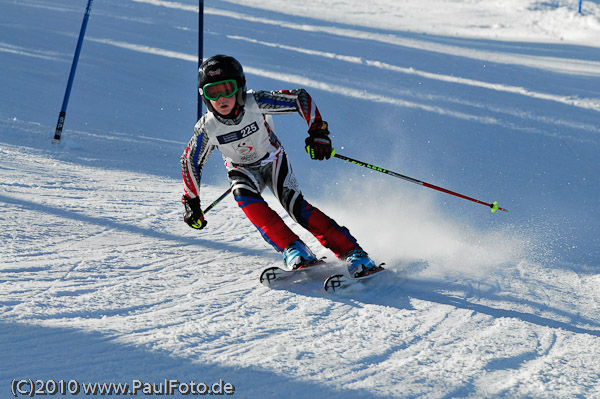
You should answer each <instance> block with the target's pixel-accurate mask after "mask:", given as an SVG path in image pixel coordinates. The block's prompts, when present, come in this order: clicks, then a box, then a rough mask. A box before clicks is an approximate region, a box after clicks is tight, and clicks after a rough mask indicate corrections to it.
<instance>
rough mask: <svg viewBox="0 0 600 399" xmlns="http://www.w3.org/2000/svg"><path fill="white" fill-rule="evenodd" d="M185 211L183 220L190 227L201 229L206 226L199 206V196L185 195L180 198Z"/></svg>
mask: <svg viewBox="0 0 600 399" xmlns="http://www.w3.org/2000/svg"><path fill="white" fill-rule="evenodd" d="M181 202H183V206H184V207H185V211H184V212H183V221H184V222H186V223H187V224H188V225H189V226H190V227H191V228H193V229H198V230H202V229H203V228H204V227H206V219H204V213H203V212H202V208H201V207H200V197H195V198H187V197H186V196H185V195H184V196H183V197H182V198H181Z"/></svg>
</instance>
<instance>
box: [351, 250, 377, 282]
mask: <svg viewBox="0 0 600 399" xmlns="http://www.w3.org/2000/svg"><path fill="white" fill-rule="evenodd" d="M344 261H346V262H348V273H350V277H352V278H356V277H363V276H365V275H367V274H368V273H369V272H370V271H373V270H375V269H377V267H378V266H377V265H376V264H375V262H373V260H372V259H371V258H369V255H368V254H367V253H366V252H365V251H363V250H362V249H361V248H356V249H353V250H352V251H350V252H348V253H347V254H346V256H345V257H344Z"/></svg>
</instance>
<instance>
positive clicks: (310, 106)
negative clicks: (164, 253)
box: [181, 89, 322, 198]
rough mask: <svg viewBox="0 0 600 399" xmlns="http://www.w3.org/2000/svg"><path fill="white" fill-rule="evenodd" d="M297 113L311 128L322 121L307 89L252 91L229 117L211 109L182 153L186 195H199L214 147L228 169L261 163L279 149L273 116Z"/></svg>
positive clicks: (199, 121)
mask: <svg viewBox="0 0 600 399" xmlns="http://www.w3.org/2000/svg"><path fill="white" fill-rule="evenodd" d="M294 112H298V113H299V114H300V115H301V116H302V118H304V120H305V122H306V124H307V126H309V127H310V126H312V125H313V124H314V123H317V124H320V123H321V122H322V120H321V114H320V113H319V110H318V108H317V106H316V105H315V103H314V102H313V101H312V98H311V97H310V95H309V94H308V92H307V91H306V90H304V89H295V90H278V91H252V90H250V91H248V93H247V95H246V103H245V104H244V108H243V111H242V112H241V113H240V115H238V117H237V118H235V119H226V118H223V117H221V116H219V115H218V114H216V113H212V112H207V113H206V114H204V115H202V117H201V118H200V120H198V122H197V123H196V125H195V126H194V135H193V136H192V138H191V139H190V141H189V143H188V144H187V147H186V149H185V151H184V152H183V154H182V155H181V173H182V177H183V182H184V196H185V197H187V198H195V197H198V196H199V193H200V180H201V176H202V168H203V167H204V164H205V163H206V162H207V161H208V158H209V157H210V155H211V154H212V152H213V150H214V149H215V148H217V149H219V151H221V154H222V155H223V159H224V160H225V165H226V166H227V167H228V168H232V167H235V166H244V165H252V164H256V163H260V162H261V161H263V160H265V159H267V158H269V157H270V156H271V155H272V154H275V153H276V152H278V151H280V150H281V149H282V146H281V143H280V142H279V140H278V139H277V137H276V136H275V132H274V131H273V128H272V125H273V123H272V118H271V115H275V114H286V113H294Z"/></svg>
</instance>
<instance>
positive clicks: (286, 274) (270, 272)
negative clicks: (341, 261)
mask: <svg viewBox="0 0 600 399" xmlns="http://www.w3.org/2000/svg"><path fill="white" fill-rule="evenodd" d="M324 263H325V257H323V258H320V259H317V260H315V261H313V262H311V263H307V264H304V265H301V266H299V267H298V268H297V269H294V270H285V269H282V268H281V267H278V266H271V267H267V268H266V269H264V270H263V271H262V273H261V274H260V282H261V284H263V285H266V286H267V287H268V286H270V285H272V284H273V283H275V282H279V281H282V280H285V279H287V278H290V277H292V276H294V275H295V274H296V273H297V272H301V271H305V270H307V269H310V268H311V267H313V266H318V265H322V264H324Z"/></svg>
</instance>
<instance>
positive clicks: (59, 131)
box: [52, 0, 93, 144]
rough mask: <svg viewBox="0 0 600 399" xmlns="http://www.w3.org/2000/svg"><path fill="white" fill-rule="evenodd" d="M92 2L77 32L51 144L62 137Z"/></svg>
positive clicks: (89, 0)
mask: <svg viewBox="0 0 600 399" xmlns="http://www.w3.org/2000/svg"><path fill="white" fill-rule="evenodd" d="M92 1H93V0H88V3H87V7H86V9H85V15H84V16H83V22H82V24H81V30H80V31H79V39H78V40H77V47H76V48H75V55H74V56H73V62H72V63H71V72H70V73H69V81H68V83H67V89H66V90H65V97H64V98H63V103H62V107H61V108H60V113H59V114H58V122H57V123H56V130H55V131H54V139H53V140H52V143H53V144H58V143H59V142H60V136H61V135H62V130H63V126H64V124H65V117H66V115H67V105H68V103H69V97H70V96H71V88H72V87H73V79H74V78H75V70H76V69H77V62H78V61H79V53H80V52H81V45H82V44H83V37H84V36H85V29H86V27H87V23H88V19H89V18H90V11H91V10H92Z"/></svg>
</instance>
